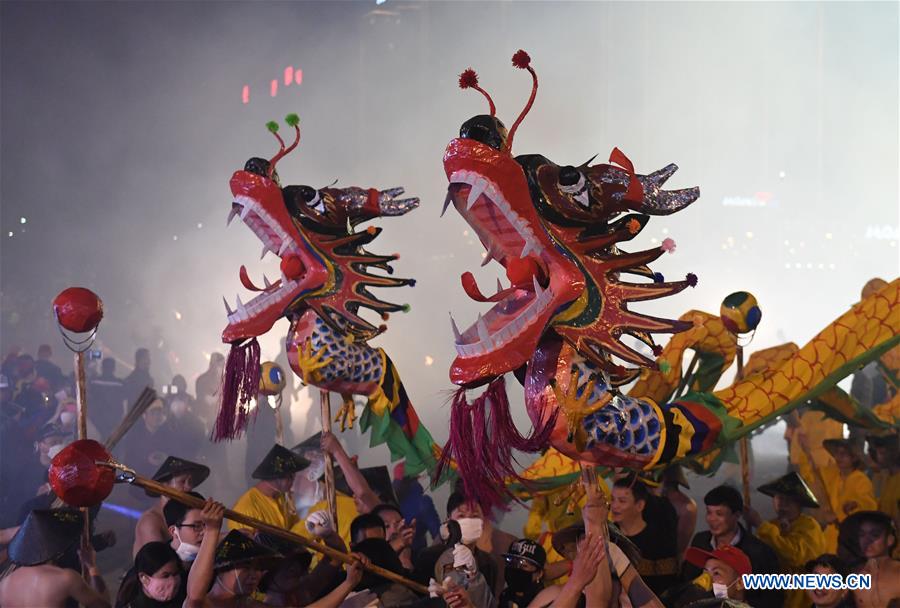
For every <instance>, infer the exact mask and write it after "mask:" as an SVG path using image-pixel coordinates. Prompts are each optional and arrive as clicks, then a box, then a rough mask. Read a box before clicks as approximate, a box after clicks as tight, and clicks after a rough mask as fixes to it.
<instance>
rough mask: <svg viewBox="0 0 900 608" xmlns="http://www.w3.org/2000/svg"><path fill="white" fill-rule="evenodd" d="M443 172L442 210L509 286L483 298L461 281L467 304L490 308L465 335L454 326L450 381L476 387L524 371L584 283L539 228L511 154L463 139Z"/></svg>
mask: <svg viewBox="0 0 900 608" xmlns="http://www.w3.org/2000/svg"><path fill="white" fill-rule="evenodd" d="M444 170H445V172H446V174H447V179H448V180H449V182H450V185H449V189H448V202H447V204H448V205H449V203H450V202H452V203H453V205H454V207H455V208H456V210H457V212H458V213H459V214H460V215H462V217H463V218H464V219H465V220H466V221H467V222H468V223H469V225H470V226H471V227H472V229H473V230H474V231H475V233H476V234H477V235H478V237H479V238H480V239H481V242H482V244H483V245H484V247H485V249H486V256H485V261H484V263H483V264H482V265H485V264H487V263H488V262H490V261H491V260H494V261H497V262H498V263H500V264H501V265H502V266H503V267H504V268H505V269H506V274H507V277H508V278H509V279H510V282H511V285H510V287H508V288H502V286H500V289H499V291H498V292H497V293H496V294H494V295H493V296H488V297H485V296H483V295H482V294H481V292H480V290H479V289H478V286H477V285H476V284H475V279H474V277H473V276H472V274H471V273H468V272H467V273H465V274H464V275H463V276H462V282H463V288H464V289H465V291H466V293H467V294H468V295H469V296H470V297H471V298H473V299H474V300H476V301H481V302H494V303H495V305H494V306H493V307H492V308H491V309H490V310H489V311H488V312H487V313H485V315H484V316H480V315H479V318H478V320H477V321H476V322H475V323H474V324H473V325H471V326H470V327H468V328H467V329H466V330H465V331H462V332H460V331H459V330H458V329H457V327H456V324H455V322H453V330H454V334H455V337H456V351H457V355H458V356H457V358H456V360H455V361H454V362H453V366H452V368H451V372H450V376H451V380H452V381H453V382H454V383H455V384H459V385H463V386H475V385H478V384H481V383H483V382H486V381H489V380H491V379H493V378H495V377H497V376H499V375H502V374H504V373H506V372H508V371H511V370H514V369H518V368H519V367H521V366H522V365H524V364H525V363H526V362H527V361H528V359H529V358H530V357H531V356H532V355H533V353H534V351H535V349H536V348H537V345H538V342H539V341H540V338H541V335H542V334H543V332H544V330H545V329H546V328H547V326H548V324H549V322H550V320H551V318H552V317H553V316H554V314H555V313H556V311H557V310H558V308H559V307H560V306H561V305H563V304H565V303H567V302H571V301H573V300H575V299H576V298H577V297H578V295H579V294H580V292H581V290H582V289H583V288H584V283H583V281H581V280H580V277H581V276H582V275H581V273H580V272H578V270H577V267H576V266H575V265H574V264H572V263H571V262H570V261H569V260H568V259H567V258H566V257H565V256H564V255H561V254H560V253H559V251H557V249H556V245H555V243H554V242H553V241H552V240H551V238H550V236H549V234H548V233H547V231H546V230H544V228H543V227H542V226H541V223H540V219H539V217H538V215H537V213H536V211H535V208H534V206H533V205H532V203H531V198H530V195H529V191H528V184H527V182H526V179H525V174H524V173H523V171H522V168H521V167H520V166H519V164H518V163H517V162H516V160H515V159H514V158H513V157H512V155H511V154H509V152H506V151H503V150H497V149H495V148H494V147H491V146H489V145H486V144H483V143H481V142H479V141H475V140H474V139H468V138H465V137H461V138H458V139H454V140H453V141H451V142H450V144H449V145H448V147H447V151H446V153H445V155H444ZM451 321H452V318H451Z"/></svg>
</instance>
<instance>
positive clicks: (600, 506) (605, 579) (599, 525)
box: [581, 475, 613, 606]
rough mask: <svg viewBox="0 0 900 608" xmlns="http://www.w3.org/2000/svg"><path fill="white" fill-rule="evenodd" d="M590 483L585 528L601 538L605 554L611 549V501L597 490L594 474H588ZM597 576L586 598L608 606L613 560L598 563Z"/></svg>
mask: <svg viewBox="0 0 900 608" xmlns="http://www.w3.org/2000/svg"><path fill="white" fill-rule="evenodd" d="M588 480H589V482H588V483H590V485H589V486H588V488H587V501H586V502H585V503H584V507H582V509H581V516H582V519H583V520H584V529H585V532H587V533H588V534H590V535H593V536H596V537H598V538H599V539H600V543H601V545H603V554H604V555H606V554H607V552H608V551H609V529H608V528H607V519H608V517H609V503H608V502H607V500H606V497H605V496H603V495H601V494H600V492H599V491H598V490H597V485H596V482H595V481H594V480H593V476H592V475H591V476H588ZM596 567H597V576H595V577H594V579H593V580H592V581H591V582H590V583H588V585H587V588H586V589H585V591H584V595H585V599H586V600H587V603H588V605H589V606H607V605H609V604H610V602H611V601H612V593H613V592H612V572H611V570H610V568H612V567H613V566H612V560H610V559H605V560H601V561H600V562H598V563H597V566H596Z"/></svg>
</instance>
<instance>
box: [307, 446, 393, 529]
mask: <svg viewBox="0 0 900 608" xmlns="http://www.w3.org/2000/svg"><path fill="white" fill-rule="evenodd" d="M294 451H296V452H299V453H301V454H303V455H304V456H306V457H307V458H308V459H309V460H311V461H313V466H312V467H310V471H309V474H308V475H306V476H305V478H304V476H302V475H301V476H298V482H299V485H298V490H299V491H300V493H299V495H301V496H302V495H308V496H314V497H316V498H319V497H323V498H322V499H321V500H317V501H316V502H314V503H313V504H312V505H310V506H309V507H308V508H307V514H308V516H312V515H313V514H314V513H318V512H320V511H328V502H327V500H326V499H325V498H324V496H325V481H324V474H325V460H324V457H325V456H324V455H325V454H326V453H327V454H330V455H331V457H332V458H333V459H334V463H335V464H336V465H337V467H339V468H340V470H339V471H335V473H336V475H335V477H336V479H335V481H336V482H337V481H338V479H337V477H338V475H337V473H342V474H343V477H344V480H345V482H346V486H347V488H346V489H349V491H350V493H352V496H351V495H350V494H347V493H344V492H340V491H335V502H336V506H337V519H338V521H337V533H338V535H339V536H340V537H341V539H342V540H343V541H344V543H345V544H346V545H347V546H350V544H351V538H350V524H351V523H352V522H353V520H354V519H356V517H357V516H358V515H359V514H360V513H368V512H369V511H371V510H372V509H374V508H375V507H376V506H378V505H379V504H381V499H380V498H379V497H378V495H377V494H376V493H375V491H374V490H372V488H371V486H370V485H369V483H368V481H367V480H366V478H365V475H363V473H362V472H361V471H360V469H359V467H358V466H357V465H356V462H355V461H354V460H353V459H352V458H351V457H350V456H349V454H347V451H346V450H345V449H344V447H343V446H342V445H341V442H340V441H339V440H338V438H337V436H335V435H334V434H333V433H328V432H326V433H321V432H320V433H316V434H315V435H313V436H312V437H309V438H308V439H306V440H304V441H303V442H301V443H299V444H298V445H296V446H294ZM336 485H337V483H336ZM307 504H308V503H307ZM333 524H334V522H331V521H330V519H329V522H328V523H327V525H326V522H324V520H322V518H321V516H320V515H317V516H316V518H315V521H314V522H305V521H303V522H298V523H297V524H295V525H294V527H293V529H292V530H291V531H292V532H293V533H294V534H299V535H301V536H305V537H307V538H315V537H318V536H319V535H320V533H322V532H321V530H320V529H321V528H322V526H325V527H328V526H331V527H333Z"/></svg>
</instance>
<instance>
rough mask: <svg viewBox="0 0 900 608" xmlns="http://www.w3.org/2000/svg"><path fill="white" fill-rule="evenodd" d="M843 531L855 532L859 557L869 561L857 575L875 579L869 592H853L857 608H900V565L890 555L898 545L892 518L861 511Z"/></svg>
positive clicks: (854, 515) (883, 514)
mask: <svg viewBox="0 0 900 608" xmlns="http://www.w3.org/2000/svg"><path fill="white" fill-rule="evenodd" d="M841 528H842V530H846V531H848V532H849V531H854V530H855V531H856V547H855V548H856V553H857V555H858V557H859V558H861V559H865V560H866V561H865V563H863V564H862V565H861V566H859V567H858V568H857V569H856V571H857V572H858V573H860V574H870V575H872V587H871V588H870V589H860V590H856V591H854V592H853V600H854V601H855V602H856V605H857V606H858V608H886V607H895V606H900V562H898V561H897V560H894V559H891V551H893V549H894V546H895V545H896V544H897V533H896V532H895V530H894V522H893V521H892V520H891V518H890V517H889V516H888V515H886V514H885V513H882V512H880V511H859V512H858V513H854V514H853V515H851V516H849V517H848V518H847V519H845V520H844V522H843V523H842V524H841ZM842 536H844V535H843V534H842ZM843 540H844V539H843V538H842V541H843ZM847 540H848V541H849V543H852V542H853V539H847ZM849 543H848V544H849ZM851 546H852V544H851Z"/></svg>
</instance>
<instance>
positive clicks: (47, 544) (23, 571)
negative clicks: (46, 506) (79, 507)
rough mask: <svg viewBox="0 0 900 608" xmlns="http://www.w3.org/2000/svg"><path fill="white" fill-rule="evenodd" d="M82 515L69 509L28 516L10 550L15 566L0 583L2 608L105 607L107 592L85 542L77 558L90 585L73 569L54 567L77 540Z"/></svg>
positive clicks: (106, 604) (107, 607) (10, 556)
mask: <svg viewBox="0 0 900 608" xmlns="http://www.w3.org/2000/svg"><path fill="white" fill-rule="evenodd" d="M82 522H83V519H82V515H81V513H79V512H78V511H73V510H71V509H56V510H36V511H32V512H31V513H30V514H29V515H28V518H27V519H26V520H25V523H23V524H22V527H21V528H20V530H19V532H18V533H17V534H16V536H15V537H14V538H13V540H12V542H11V543H10V545H9V558H10V561H12V562H13V564H14V566H13V567H12V568H11V569H10V570H9V571H8V573H7V574H6V576H4V577H3V579H2V580H0V606H3V608H31V607H33V606H41V607H43V608H64V607H65V605H66V602H67V601H69V600H74V601H76V602H78V603H79V604H80V605H82V606H85V607H86V608H109V607H110V602H109V593H108V592H107V590H106V585H105V584H104V582H103V578H102V577H101V576H100V572H99V571H98V570H97V562H96V554H95V553H94V549H93V548H92V547H91V546H90V544H89V543H88V544H87V545H85V544H82V546H81V551H80V552H79V555H80V557H81V563H82V565H83V566H84V569H85V571H86V573H87V574H88V577H89V580H90V584H87V583H85V581H84V579H83V578H82V577H81V576H80V575H79V574H78V573H77V572H75V571H74V570H70V569H68V568H60V567H58V566H56V565H55V564H54V561H55V560H58V559H59V558H60V557H62V555H63V554H64V553H66V552H67V551H68V550H69V549H70V548H71V547H72V546H73V545H74V544H75V543H77V542H78V539H79V538H80V537H81V531H82Z"/></svg>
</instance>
